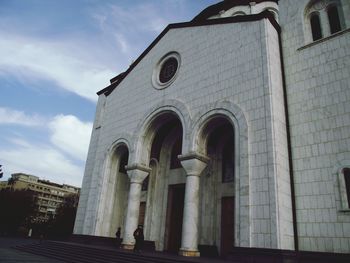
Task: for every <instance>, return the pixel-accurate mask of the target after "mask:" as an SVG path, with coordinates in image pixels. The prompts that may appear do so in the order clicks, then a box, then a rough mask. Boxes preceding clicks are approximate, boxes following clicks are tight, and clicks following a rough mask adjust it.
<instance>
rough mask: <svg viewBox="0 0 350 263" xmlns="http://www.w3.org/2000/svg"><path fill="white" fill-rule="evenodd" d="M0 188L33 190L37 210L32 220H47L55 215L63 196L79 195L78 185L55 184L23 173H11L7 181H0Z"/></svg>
mask: <svg viewBox="0 0 350 263" xmlns="http://www.w3.org/2000/svg"><path fill="white" fill-rule="evenodd" d="M1 189H12V190H31V191H33V192H34V194H35V197H36V203H35V208H36V211H37V214H36V215H35V216H34V218H33V220H34V221H47V220H48V219H49V218H50V217H55V216H56V214H57V208H58V207H59V206H60V205H61V204H62V203H63V202H64V198H65V197H67V196H69V195H77V196H79V192H80V188H78V187H75V186H71V185H67V184H63V185H62V184H56V183H53V182H50V181H48V180H42V179H39V177H37V176H34V175H29V174H24V173H15V174H12V175H11V178H10V179H9V180H8V181H2V182H0V190H1Z"/></svg>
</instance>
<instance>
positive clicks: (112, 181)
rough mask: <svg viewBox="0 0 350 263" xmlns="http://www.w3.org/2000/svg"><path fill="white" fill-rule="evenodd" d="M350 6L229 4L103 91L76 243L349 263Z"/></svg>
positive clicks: (327, 1)
mask: <svg viewBox="0 0 350 263" xmlns="http://www.w3.org/2000/svg"><path fill="white" fill-rule="evenodd" d="M349 28H350V1H348V0H311V1H310V0H298V1H295V0H279V1H278V0H270V1H264V0H260V1H259V0H255V1H247V0H236V1H234V0H227V1H222V2H220V3H218V4H215V5H213V6H210V7H208V8H206V9H205V10H203V11H202V12H201V13H200V14H199V15H197V16H196V17H195V18H194V19H193V20H192V21H190V22H185V23H178V24H170V25H168V26H167V28H166V29H164V31H163V32H162V33H161V34H160V35H159V36H158V37H157V38H156V39H155V40H154V42H153V43H152V44H151V45H150V46H149V47H148V48H147V49H146V50H145V51H144V53H142V55H141V56H140V57H139V58H138V59H137V60H136V61H135V62H134V63H133V64H132V65H131V66H130V68H129V69H128V70H127V71H125V72H124V73H122V74H120V75H118V76H116V77H115V78H113V79H112V80H111V84H110V86H108V87H106V88H105V89H103V90H101V91H99V92H98V96H99V99H98V103H97V109H96V117H95V121H94V126H93V131H92V136H91V141H90V147H89V153H88V158H87V163H86V168H85V175H84V179H83V185H82V190H81V195H80V200H79V207H78V212H77V217H76V222H75V227H74V233H75V234H82V235H94V236H106V237H114V233H115V232H116V230H117V228H118V227H121V228H122V238H123V247H124V248H126V249H132V248H133V245H134V237H133V232H134V230H135V229H136V228H137V226H138V224H142V225H144V234H145V239H146V240H151V241H154V242H155V246H156V249H157V250H160V251H174V252H178V253H179V254H181V255H184V256H199V250H198V246H199V245H206V246H211V247H215V248H217V249H218V251H219V253H220V254H221V255H225V254H227V253H229V251H230V250H231V249H232V248H233V247H255V248H273V249H286V250H302V251H319V252H339V253H350V84H349V83H350V48H349V47H350V29H349Z"/></svg>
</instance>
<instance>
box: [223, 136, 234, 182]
mask: <svg viewBox="0 0 350 263" xmlns="http://www.w3.org/2000/svg"><path fill="white" fill-rule="evenodd" d="M232 146H233V140H228V142H227V143H226V145H225V147H224V149H223V153H222V178H221V179H222V182H223V183H230V182H233V181H234V178H235V169H234V167H235V165H234V164H235V160H234V154H233V147H232Z"/></svg>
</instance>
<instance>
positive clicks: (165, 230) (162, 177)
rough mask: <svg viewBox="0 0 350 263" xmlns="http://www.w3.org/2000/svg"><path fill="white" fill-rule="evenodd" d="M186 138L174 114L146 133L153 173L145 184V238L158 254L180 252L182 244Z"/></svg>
mask: <svg viewBox="0 0 350 263" xmlns="http://www.w3.org/2000/svg"><path fill="white" fill-rule="evenodd" d="M182 136H183V129H182V124H181V121H180V119H179V118H178V116H177V115H176V114H175V113H173V112H163V113H161V114H160V115H158V116H157V117H156V118H154V119H153V121H152V122H151V124H150V126H149V128H148V132H147V133H146V138H145V141H148V142H149V146H148V147H149V148H148V149H149V152H148V154H149V159H150V161H149V167H150V168H151V169H152V171H151V172H150V174H149V176H148V178H146V179H145V181H144V184H143V188H142V193H141V206H140V216H142V209H143V208H142V206H144V207H145V210H146V211H145V218H144V224H145V238H146V239H148V240H153V241H155V243H156V249H157V250H166V251H171V252H178V250H179V248H180V244H181V230H182V212H183V203H184V201H183V200H184V189H185V185H184V184H185V180H186V176H185V171H184V170H183V168H182V167H181V164H180V162H179V160H178V158H177V156H178V155H180V154H181V151H182ZM147 137H148V138H147ZM150 137H151V138H150ZM144 146H147V145H144ZM139 220H142V219H141V218H139Z"/></svg>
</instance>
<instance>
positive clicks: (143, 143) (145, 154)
mask: <svg viewBox="0 0 350 263" xmlns="http://www.w3.org/2000/svg"><path fill="white" fill-rule="evenodd" d="M167 118H177V119H178V120H179V121H180V123H181V126H182V133H183V141H182V145H183V149H184V146H185V145H187V144H188V137H189V136H188V130H189V127H191V124H192V119H191V115H190V112H189V110H188V109H187V107H186V105H185V104H184V103H182V102H180V101H178V100H165V101H163V102H161V103H159V104H156V105H155V106H153V107H152V108H151V109H150V110H149V111H148V112H146V113H145V115H144V117H143V118H142V121H141V122H140V123H139V125H138V126H137V128H136V132H135V134H134V136H133V138H134V139H133V141H134V142H135V146H134V148H135V154H134V156H133V158H132V161H133V162H135V163H140V164H144V165H148V163H149V159H150V158H149V157H150V148H151V144H152V140H153V138H154V137H155V134H156V131H157V129H158V128H159V127H160V126H162V121H165V120H166V119H167Z"/></svg>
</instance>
